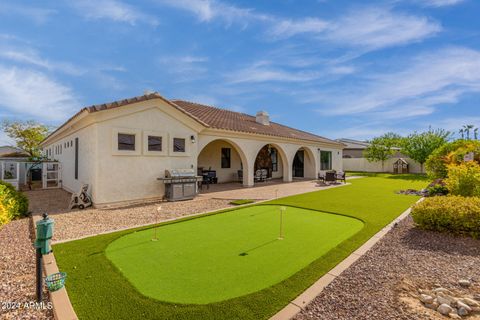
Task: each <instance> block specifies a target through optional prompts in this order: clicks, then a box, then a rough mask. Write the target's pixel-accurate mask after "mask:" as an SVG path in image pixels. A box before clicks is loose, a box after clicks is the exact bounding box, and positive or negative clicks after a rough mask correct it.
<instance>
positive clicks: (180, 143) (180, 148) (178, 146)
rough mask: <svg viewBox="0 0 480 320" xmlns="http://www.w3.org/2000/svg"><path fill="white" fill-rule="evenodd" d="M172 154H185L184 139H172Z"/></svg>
mask: <svg viewBox="0 0 480 320" xmlns="http://www.w3.org/2000/svg"><path fill="white" fill-rule="evenodd" d="M173 152H185V139H182V138H173Z"/></svg>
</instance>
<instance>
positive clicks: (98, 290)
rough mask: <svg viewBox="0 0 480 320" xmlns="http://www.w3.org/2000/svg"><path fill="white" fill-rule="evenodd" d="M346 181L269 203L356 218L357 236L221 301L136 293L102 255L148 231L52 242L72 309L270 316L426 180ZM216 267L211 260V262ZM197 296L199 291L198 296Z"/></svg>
mask: <svg viewBox="0 0 480 320" xmlns="http://www.w3.org/2000/svg"><path fill="white" fill-rule="evenodd" d="M347 181H348V180H347ZM348 182H349V183H351V184H350V185H347V186H343V187H340V188H333V189H327V190H319V191H315V192H310V193H306V194H300V195H296V196H290V197H286V198H280V199H277V200H274V201H270V202H268V203H269V204H272V205H285V206H289V207H300V208H304V209H311V210H319V211H322V212H326V213H336V214H340V215H345V216H350V217H352V218H357V219H360V220H361V221H363V222H364V227H363V228H362V229H361V230H360V231H358V232H357V233H355V234H353V235H352V236H350V237H348V239H345V240H344V241H342V242H341V243H339V244H338V245H337V246H335V247H334V248H332V249H331V250H329V251H328V252H326V253H325V254H323V255H322V256H321V257H319V258H318V259H315V260H314V261H312V262H311V263H310V264H308V265H307V266H305V267H304V268H302V269H301V270H299V271H298V272H296V273H295V274H293V275H292V276H290V277H288V278H286V279H284V280H282V281H280V282H278V283H276V284H273V285H271V286H269V287H267V288H264V289H262V290H260V291H256V292H253V293H250V294H246V295H242V296H239V297H236V298H232V299H228V300H224V301H221V302H214V303H209V304H178V303H169V302H164V301H160V300H158V299H153V298H149V297H147V296H145V295H144V294H142V293H141V292H140V291H139V290H137V289H136V288H135V287H134V286H133V285H132V283H131V281H129V280H128V279H127V278H126V277H125V276H124V275H123V274H122V273H121V272H120V271H119V270H118V267H116V266H115V265H114V263H112V262H111V261H110V260H109V259H108V258H107V256H106V250H107V248H108V247H109V246H110V244H112V243H114V242H115V241H116V240H118V239H121V238H122V237H123V236H125V235H129V234H132V232H135V231H137V233H139V232H140V233H141V232H143V230H148V231H146V232H147V234H148V233H150V235H152V234H153V230H152V229H151V227H141V228H135V229H130V230H123V231H118V232H113V233H109V234H103V235H98V236H94V237H90V238H86V239H81V240H76V241H70V242H65V243H60V244H56V245H54V246H53V250H54V252H55V258H56V261H57V264H58V266H59V268H60V270H61V271H65V272H67V274H68V276H67V280H66V287H67V290H68V296H69V297H70V300H71V302H72V305H73V307H74V309H75V312H76V313H77V315H78V317H79V318H80V319H82V320H85V319H92V320H97V319H102V320H120V319H128V320H134V319H142V320H145V319H179V320H190V319H209V320H226V319H229V320H230V319H239V320H240V319H241V320H260V319H268V318H270V317H271V316H272V315H274V314H275V313H276V312H278V311H279V310H280V309H281V308H283V307H284V306H286V305H287V304H288V303H289V302H290V301H291V300H293V299H295V297H297V296H298V295H299V294H300V293H301V292H303V291H304V290H305V289H307V288H308V287H309V286H310V285H312V283H314V282H315V281H316V280H317V279H318V278H320V277H321V276H322V275H324V274H325V273H327V272H328V271H329V270H331V269H332V268H333V267H335V265H337V264H338V263H339V262H340V261H342V260H343V259H345V258H346V257H347V256H348V255H349V254H351V253H352V252H353V251H354V250H356V249H357V248H358V247H359V246H361V245H362V244H363V243H365V241H367V240H368V239H369V238H371V237H372V236H373V235H374V234H375V233H376V232H378V231H379V230H380V229H382V228H383V227H384V226H385V225H386V224H388V223H389V222H391V221H392V220H393V219H395V218H396V217H397V216H398V215H399V214H401V213H402V212H403V211H404V210H405V209H407V208H408V207H409V206H411V205H412V204H413V203H414V202H415V201H417V200H418V199H419V197H417V196H406V195H400V194H397V193H396V191H397V190H400V189H408V188H412V189H421V188H424V187H425V186H426V185H427V183H428V181H427V179H426V177H424V176H418V175H417V176H416V175H386V174H384V175H377V176H374V177H365V178H361V179H351V180H350V181H348ZM292 187H293V185H292ZM255 207H256V205H252V206H249V207H248V208H255ZM230 210H231V209H228V210H223V211H219V212H215V213H211V214H207V215H204V216H195V217H193V216H192V217H185V218H182V219H180V220H179V221H171V222H164V223H162V224H161V227H160V228H159V230H160V229H161V228H164V227H167V226H170V225H172V226H174V225H176V226H180V225H182V224H184V223H187V222H190V221H195V220H207V219H209V218H210V217H213V216H216V215H219V216H221V215H224V214H229V212H230ZM234 210H237V208H235V209H234ZM207 221H208V220H207ZM209 221H212V220H209ZM213 231H214V230H213V229H212V232H211V233H212V236H214V232H213ZM182 236H183V235H179V237H178V239H177V240H178V241H181V239H182ZM286 236H288V233H287V234H286ZM217 245H218V246H220V245H221V243H218V242H216V243H215V245H213V246H212V247H211V249H210V250H218V248H217ZM242 249H243V248H242ZM307 249H308V248H305V250H307ZM310 249H312V248H311V247H310ZM137 262H138V261H137ZM196 263H197V261H195V260H194V259H192V260H191V261H189V264H191V265H193V267H194V266H195V264H196ZM215 263H216V262H215V261H212V265H215ZM284 263H287V264H288V263H295V262H294V261H292V259H289V260H288V261H287V259H285V262H284ZM272 265H273V264H272ZM275 267H276V265H273V267H272V268H271V269H272V270H273V269H274V268H275ZM142 272H143V270H142V268H140V267H139V268H138V273H142ZM229 285H230V286H232V287H235V286H241V285H242V284H241V283H238V282H236V283H235V282H232V283H230V284H229ZM197 293H198V294H199V295H201V294H202V292H197Z"/></svg>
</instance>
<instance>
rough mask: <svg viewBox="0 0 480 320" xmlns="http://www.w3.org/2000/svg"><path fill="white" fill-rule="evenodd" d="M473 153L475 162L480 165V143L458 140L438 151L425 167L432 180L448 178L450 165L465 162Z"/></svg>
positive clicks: (431, 156)
mask: <svg viewBox="0 0 480 320" xmlns="http://www.w3.org/2000/svg"><path fill="white" fill-rule="evenodd" d="M470 153H473V156H474V161H476V162H477V163H479V164H480V141H476V140H456V141H453V142H449V143H446V144H444V145H443V146H441V147H440V148H438V149H436V150H435V151H434V152H433V153H432V154H431V155H430V156H429V157H428V159H427V162H426V164H425V167H426V169H427V173H428V175H429V176H430V177H431V178H432V179H437V178H446V177H447V173H448V171H447V166H448V165H449V164H460V163H462V162H464V159H465V155H467V154H470Z"/></svg>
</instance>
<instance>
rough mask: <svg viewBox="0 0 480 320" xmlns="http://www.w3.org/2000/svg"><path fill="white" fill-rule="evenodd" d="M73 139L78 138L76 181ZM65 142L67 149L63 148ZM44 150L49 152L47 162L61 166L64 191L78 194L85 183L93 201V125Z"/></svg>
mask: <svg viewBox="0 0 480 320" xmlns="http://www.w3.org/2000/svg"><path fill="white" fill-rule="evenodd" d="M75 138H78V179H75ZM67 142H68V145H69V146H68V147H66V146H65V145H66V144H67ZM70 144H71V146H70ZM44 149H45V150H47V149H50V150H51V156H49V157H48V158H49V160H56V161H59V162H60V163H61V164H62V168H61V181H62V182H61V183H62V187H63V188H64V189H65V190H67V191H70V192H78V191H80V188H81V186H82V185H83V184H84V183H87V184H88V185H89V190H90V191H91V193H92V197H93V198H94V199H95V196H96V194H95V173H96V161H97V127H96V125H95V124H93V125H90V126H88V127H85V128H82V129H80V130H78V131H76V132H74V133H72V134H70V135H68V136H66V137H64V138H62V139H60V140H58V141H55V143H52V144H50V145H47V146H45V147H44ZM55 151H58V152H55Z"/></svg>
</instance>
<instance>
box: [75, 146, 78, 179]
mask: <svg viewBox="0 0 480 320" xmlns="http://www.w3.org/2000/svg"><path fill="white" fill-rule="evenodd" d="M75 179H76V180H78V138H75Z"/></svg>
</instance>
